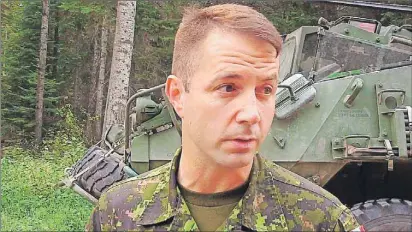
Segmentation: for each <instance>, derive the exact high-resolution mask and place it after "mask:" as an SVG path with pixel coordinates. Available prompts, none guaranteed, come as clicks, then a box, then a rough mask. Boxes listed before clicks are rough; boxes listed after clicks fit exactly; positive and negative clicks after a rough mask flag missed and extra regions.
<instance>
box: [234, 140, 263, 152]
mask: <svg viewBox="0 0 412 232" xmlns="http://www.w3.org/2000/svg"><path fill="white" fill-rule="evenodd" d="M228 142H229V146H230V148H231V150H234V151H235V152H247V151H249V150H251V149H253V148H255V146H256V143H257V139H256V138H254V137H240V138H234V139H230V140H228Z"/></svg>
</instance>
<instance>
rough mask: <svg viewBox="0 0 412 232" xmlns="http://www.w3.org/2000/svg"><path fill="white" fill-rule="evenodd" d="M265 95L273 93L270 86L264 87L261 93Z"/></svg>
mask: <svg viewBox="0 0 412 232" xmlns="http://www.w3.org/2000/svg"><path fill="white" fill-rule="evenodd" d="M263 92H264V93H265V94H271V93H272V92H273V88H272V87H270V86H266V87H265V88H264V91H263Z"/></svg>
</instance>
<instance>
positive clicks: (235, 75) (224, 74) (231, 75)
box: [212, 72, 243, 83]
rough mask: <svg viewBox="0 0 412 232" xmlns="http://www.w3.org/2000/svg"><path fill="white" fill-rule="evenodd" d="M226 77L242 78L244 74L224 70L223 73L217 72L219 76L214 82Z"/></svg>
mask: <svg viewBox="0 0 412 232" xmlns="http://www.w3.org/2000/svg"><path fill="white" fill-rule="evenodd" d="M226 78H227V79H242V78H243V76H242V75H239V74H236V73H229V72H222V73H219V74H217V76H216V77H215V78H213V80H212V83H213V82H216V81H218V80H220V79H226Z"/></svg>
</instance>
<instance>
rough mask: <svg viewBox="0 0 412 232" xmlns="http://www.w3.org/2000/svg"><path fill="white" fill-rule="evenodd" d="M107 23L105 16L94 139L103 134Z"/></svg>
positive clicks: (97, 87) (101, 42)
mask: <svg viewBox="0 0 412 232" xmlns="http://www.w3.org/2000/svg"><path fill="white" fill-rule="evenodd" d="M107 37H108V33H107V25H106V18H103V23H102V37H101V41H100V49H101V50H100V67H99V79H98V81H97V86H96V110H95V116H96V121H95V131H96V132H95V136H94V139H93V140H95V139H97V138H100V137H101V134H102V117H103V91H104V79H105V73H106V58H107Z"/></svg>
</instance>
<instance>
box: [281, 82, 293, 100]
mask: <svg viewBox="0 0 412 232" xmlns="http://www.w3.org/2000/svg"><path fill="white" fill-rule="evenodd" d="M278 88H287V89H288V90H289V94H290V100H292V101H297V100H298V98H297V97H296V95H295V93H294V92H293V89H292V87H291V86H290V85H278Z"/></svg>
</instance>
